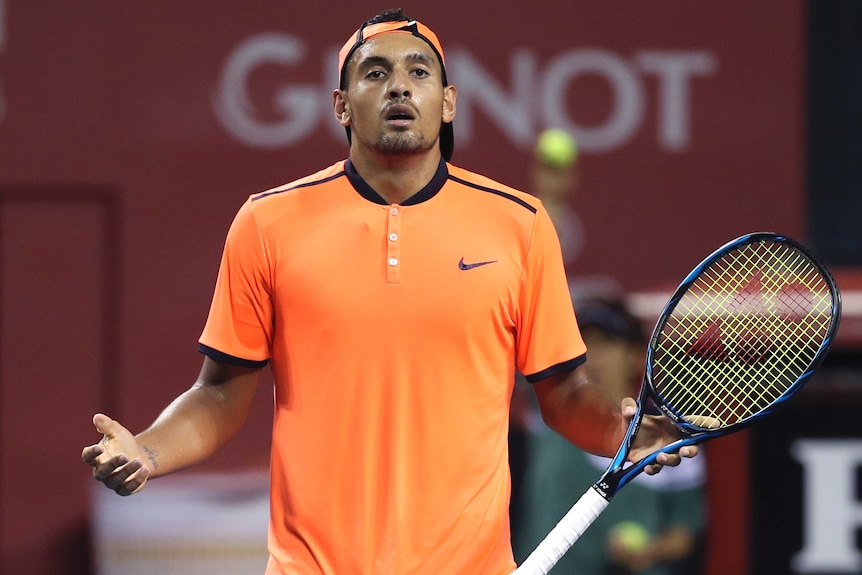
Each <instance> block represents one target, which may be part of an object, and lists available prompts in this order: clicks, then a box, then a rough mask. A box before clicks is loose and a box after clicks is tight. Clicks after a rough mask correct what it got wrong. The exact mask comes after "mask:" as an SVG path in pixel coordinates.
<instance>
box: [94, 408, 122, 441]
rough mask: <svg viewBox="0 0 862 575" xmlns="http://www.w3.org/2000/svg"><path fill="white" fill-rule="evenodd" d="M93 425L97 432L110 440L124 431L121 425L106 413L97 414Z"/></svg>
mask: <svg viewBox="0 0 862 575" xmlns="http://www.w3.org/2000/svg"><path fill="white" fill-rule="evenodd" d="M93 425H94V426H95V427H96V431H98V432H99V433H101V434H102V435H105V436H106V437H109V438H111V437H115V436H116V435H117V434H118V433H119V431H120V429H122V426H121V425H120V424H119V423H117V422H116V421H114V420H113V419H111V418H110V417H108V416H107V415H105V414H104V413H97V414H96V415H94V416H93Z"/></svg>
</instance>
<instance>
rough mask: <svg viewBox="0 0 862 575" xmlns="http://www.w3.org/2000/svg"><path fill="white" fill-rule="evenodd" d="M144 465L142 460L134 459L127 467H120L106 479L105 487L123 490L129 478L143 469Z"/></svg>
mask: <svg viewBox="0 0 862 575" xmlns="http://www.w3.org/2000/svg"><path fill="white" fill-rule="evenodd" d="M141 467H143V465H142V464H141V460H140V459H133V460H132V461H129V462H128V463H126V464H125V465H121V466H120V467H118V468H117V469H116V470H115V471H114V472H113V473H112V474H111V475H110V476H108V477H107V478H105V485H107V486H108V487H109V488H110V489H113V490H114V491H117V490H118V489H119V488H121V487H122V486H123V485H124V484H125V483H126V480H128V479H129V477H130V476H131V475H132V474H134V473H136V472H137V471H138V470H140V469H141Z"/></svg>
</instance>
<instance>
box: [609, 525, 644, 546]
mask: <svg viewBox="0 0 862 575" xmlns="http://www.w3.org/2000/svg"><path fill="white" fill-rule="evenodd" d="M611 535H612V537H614V538H615V539H616V540H617V541H619V542H620V543H621V544H622V546H623V547H625V549H626V550H628V551H631V552H638V551H643V550H644V549H646V546H647V544H648V543H649V540H650V535H649V532H648V531H647V530H646V529H645V528H644V526H643V525H641V524H640V523H638V522H637V521H621V522H620V523H617V524H616V525H615V526H614V528H613V531H612V534H611Z"/></svg>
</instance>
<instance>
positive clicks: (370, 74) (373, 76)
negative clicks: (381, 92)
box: [365, 70, 385, 80]
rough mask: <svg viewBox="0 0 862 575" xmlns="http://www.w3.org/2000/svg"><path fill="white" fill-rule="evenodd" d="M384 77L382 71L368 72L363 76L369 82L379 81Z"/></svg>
mask: <svg viewBox="0 0 862 575" xmlns="http://www.w3.org/2000/svg"><path fill="white" fill-rule="evenodd" d="M384 75H385V74H384V72H383V70H371V71H370V72H368V73H367V74H366V75H365V77H366V78H368V79H369V80H379V79H380V78H382V77H383V76H384Z"/></svg>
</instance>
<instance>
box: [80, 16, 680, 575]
mask: <svg viewBox="0 0 862 575" xmlns="http://www.w3.org/2000/svg"><path fill="white" fill-rule="evenodd" d="M339 72H340V77H341V80H340V82H341V83H340V87H339V89H338V90H336V91H335V92H334V93H333V110H334V113H335V116H336V118H337V119H338V121H339V122H340V123H341V124H342V125H343V126H344V127H345V128H346V130H347V135H348V140H349V142H350V156H349V159H347V160H346V161H340V162H337V163H336V164H334V165H332V166H330V167H329V168H326V169H324V170H321V171H320V172H317V173H316V174H313V175H311V176H309V177H306V178H304V179H301V180H298V181H295V182H292V183H289V184H286V185H284V186H280V187H278V188H274V189H272V190H269V191H266V192H263V193H260V194H257V195H254V196H252V197H250V198H249V199H248V201H247V202H246V203H245V204H244V205H243V206H242V208H241V209H240V210H239V212H238V214H237V216H236V218H235V220H234V222H233V224H232V226H231V229H230V231H229V233H228V237H227V241H226V245H225V251H224V256H223V258H222V263H221V268H220V271H219V277H218V280H217V283H216V289H215V295H214V297H213V301H212V306H211V309H210V314H209V318H208V319H207V323H206V326H205V328H204V330H203V334H202V335H201V338H200V350H201V352H202V353H203V354H204V355H205V358H204V362H203V367H202V369H201V372H200V375H199V377H198V380H197V382H196V383H195V384H194V385H193V386H192V387H191V389H189V390H188V391H186V392H185V393H183V394H182V395H180V397H178V398H177V399H176V400H175V401H174V402H173V403H172V404H171V405H170V406H168V408H167V409H165V411H164V412H163V413H162V414H161V415H160V416H159V417H158V418H157V419H156V421H155V422H154V423H153V424H152V426H150V427H149V428H148V429H147V430H145V431H143V432H142V433H140V434H138V435H136V436H133V435H132V433H130V432H129V431H128V430H127V429H125V428H124V427H122V426H121V425H120V424H119V423H118V422H116V421H113V420H111V419H110V418H108V417H107V416H105V415H102V414H97V415H96V416H95V417H94V424H95V426H96V429H97V430H98V431H99V432H100V433H103V434H104V438H103V440H102V441H101V442H100V443H98V444H96V445H92V446H89V447H87V448H85V449H84V451H83V459H84V460H85V461H86V462H87V463H88V464H89V465H91V466H92V467H93V474H94V477H95V478H96V479H98V480H100V481H103V482H104V483H105V484H106V485H107V486H108V487H109V488H111V489H114V490H115V491H117V493H119V494H121V495H128V494H131V493H134V492H136V491H138V490H140V489H141V488H142V487H143V486H144V484H145V482H146V481H147V479H148V478H149V477H155V476H158V475H164V474H166V473H170V472H172V471H175V470H178V469H181V468H183V467H187V466H189V465H192V464H194V463H197V462H199V461H201V460H203V459H204V458H206V457H207V456H209V455H210V454H211V453H213V452H214V451H215V450H216V449H217V448H218V447H219V446H221V445H222V444H223V443H224V442H225V441H227V440H228V439H229V438H230V437H231V436H233V435H234V434H235V433H236V431H237V430H238V429H239V428H240V426H241V425H242V423H243V421H244V419H245V416H246V414H247V411H248V407H249V403H250V401H251V398H252V396H253V394H254V390H255V388H256V386H257V385H258V382H259V379H260V373H261V370H262V369H263V368H264V367H265V366H266V365H267V364H269V365H270V367H271V369H272V371H273V374H274V380H275V415H274V425H273V448H272V461H271V519H270V536H269V551H270V560H269V564H268V567H267V573H268V574H288V573H290V574H296V573H298V574H331V575H352V574H356V575H361V574H367V575H371V574H381V573H391V574H401V573H404V574H406V573H415V574H425V573H427V574H433V575H440V574H442V573H446V574H452V575H458V574H463V575H467V574H469V575H480V574H489V575H503V574H504V573H510V572H511V571H512V570H513V569H514V568H515V564H514V561H513V558H512V550H511V545H510V538H509V518H508V498H509V489H510V483H509V470H508V465H507V442H506V435H507V421H508V408H509V401H510V397H511V393H512V386H513V382H514V376H515V370H516V369H518V370H520V371H521V372H522V373H524V374H525V375H526V376H527V379H528V380H529V381H530V382H531V383H532V384H533V385H534V389H535V391H536V394H537V397H538V400H539V403H540V405H541V408H542V413H543V416H544V417H545V419H546V420H547V421H548V423H549V424H550V425H551V426H552V427H554V428H555V429H556V430H558V431H559V432H560V433H561V434H563V435H564V436H565V437H566V438H568V439H570V440H571V441H573V442H574V443H576V444H577V445H579V446H581V447H583V448H585V449H588V450H590V451H594V452H597V453H601V454H611V453H612V452H614V451H615V450H616V447H617V446H618V443H619V441H620V440H621V438H622V436H623V433H624V430H625V428H626V426H627V422H628V420H629V419H630V417H631V416H632V415H633V413H634V401H633V400H631V399H628V400H627V401H626V402H625V403H624V404H623V407H622V409H620V408H618V407H616V406H614V405H613V404H611V403H610V402H609V401H608V400H607V399H606V397H605V395H604V394H603V392H602V391H601V390H600V389H598V388H596V387H594V386H593V385H591V384H589V383H588V382H587V381H586V380H585V378H584V377H583V373H582V372H583V370H581V369H578V367H579V366H580V365H581V364H582V363H583V362H584V361H585V358H586V355H585V354H586V347H585V346H584V343H583V340H582V339H581V336H580V333H579V331H578V327H577V323H576V321H575V315H574V311H573V309H572V305H571V300H570V298H569V293H568V287H567V284H566V278H565V273H564V271H563V263H562V258H561V255H560V247H559V242H558V240H557V237H556V234H555V232H554V228H553V225H552V224H551V220H550V218H549V217H548V214H547V212H546V211H545V210H544V208H543V207H542V205H541V203H540V202H539V201H538V200H536V199H535V198H534V197H532V196H530V195H528V194H525V193H522V192H519V191H517V190H513V189H511V188H508V187H506V186H504V185H502V184H499V183H497V182H494V181H492V180H490V179H488V178H484V177H482V176H479V175H476V174H473V173H470V172H467V171H465V170H462V169H460V168H457V167H455V166H453V165H451V164H449V163H448V162H447V161H448V160H449V159H450V158H451V155H452V149H453V145H454V139H453V132H452V125H451V122H452V120H453V118H454V116H455V102H456V90H455V87H454V86H451V85H449V83H448V81H447V78H446V69H445V59H444V55H443V49H442V47H441V45H440V42H439V40H438V39H437V37H436V35H435V34H434V33H433V32H432V31H431V30H430V29H428V28H427V27H426V26H424V25H423V24H421V23H418V22H415V21H412V20H409V19H407V18H406V17H404V15H403V14H402V13H401V12H400V10H398V11H389V12H386V13H383V14H381V15H379V16H377V17H375V18H374V19H372V20H370V21H369V22H367V23H366V24H364V25H363V26H362V27H361V28H360V29H359V30H357V32H356V33H355V34H354V35H353V36H351V37H350V39H349V40H348V41H347V43H346V44H345V45H344V47H343V48H342V50H341V52H340V54H339ZM658 421H659V420H657V419H656V420H648V421H646V422H645V424H644V427H643V431H642V432H641V434H640V435H639V447H640V451H639V453H641V454H644V453H646V452H649V451H652V449H654V448H655V447H658V446H659V445H664V444H666V443H668V442H669V441H671V440H672V439H674V438H675V434H674V432H673V431H672V429H669V428H668V427H666V426H663V425H661V424H659V423H658ZM695 452H696V449H694V448H686V452H685V453H684V455H694V453H695ZM679 457H680V456H679V455H667V456H665V455H662V456H661V460H660V464H669V465H676V464H678V463H679ZM659 467H660V465H656V466H654V467H653V468H651V470H650V471H651V472H656V471H657V470H658V468H659Z"/></svg>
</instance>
